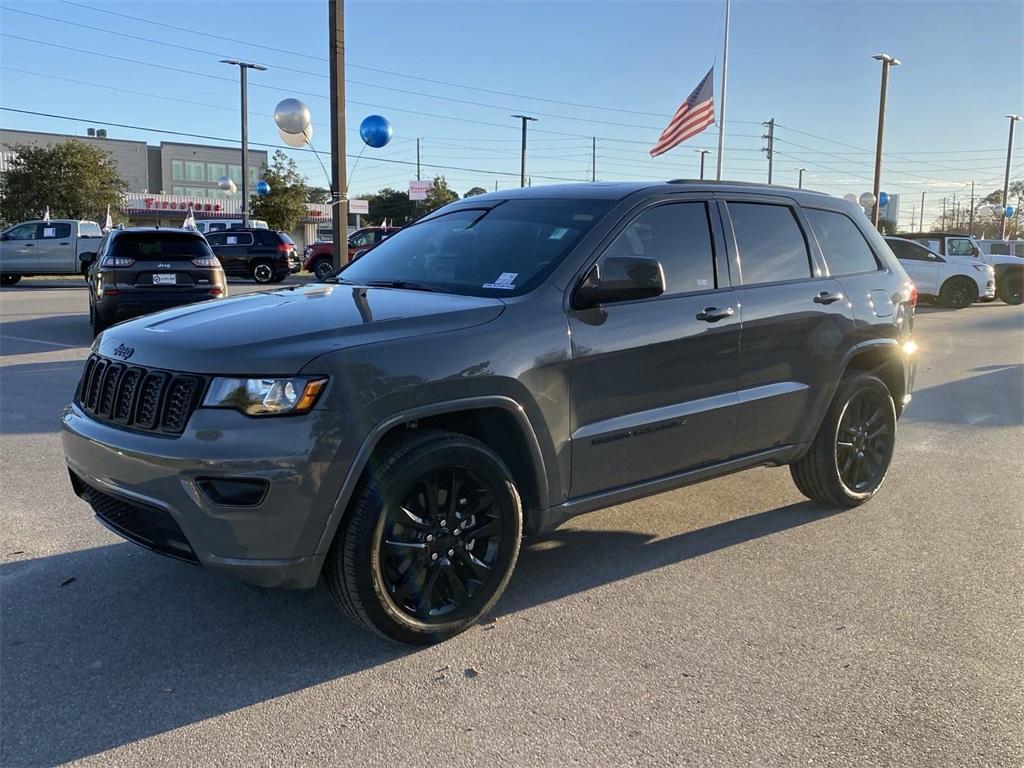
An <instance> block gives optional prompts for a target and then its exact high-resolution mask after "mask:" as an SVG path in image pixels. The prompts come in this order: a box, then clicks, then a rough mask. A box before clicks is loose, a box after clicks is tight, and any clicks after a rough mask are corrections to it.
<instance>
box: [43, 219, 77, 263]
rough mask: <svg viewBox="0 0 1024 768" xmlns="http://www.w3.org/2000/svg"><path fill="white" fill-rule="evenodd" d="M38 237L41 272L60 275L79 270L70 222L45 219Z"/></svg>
mask: <svg viewBox="0 0 1024 768" xmlns="http://www.w3.org/2000/svg"><path fill="white" fill-rule="evenodd" d="M36 238H37V239H36V259H37V265H36V268H37V269H38V270H39V271H40V272H42V273H44V274H54V275H59V274H69V273H71V272H77V271H78V265H77V264H75V263H74V262H75V258H76V256H75V240H74V238H73V237H72V232H71V224H70V222H66V221H44V222H43V223H42V224H40V225H39V230H38V233H37V235H36Z"/></svg>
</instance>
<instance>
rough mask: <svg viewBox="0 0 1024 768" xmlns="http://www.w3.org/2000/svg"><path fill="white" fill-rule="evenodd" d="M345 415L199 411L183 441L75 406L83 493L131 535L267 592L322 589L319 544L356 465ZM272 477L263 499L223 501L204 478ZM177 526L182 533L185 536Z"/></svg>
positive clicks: (69, 455) (74, 460)
mask: <svg viewBox="0 0 1024 768" xmlns="http://www.w3.org/2000/svg"><path fill="white" fill-rule="evenodd" d="M339 416H340V414H338V413H337V412H334V411H317V410H314V411H312V412H311V413H309V414H307V415H305V416H296V417H281V418H266V419H261V420H259V421H258V422H257V420H256V419H253V418H250V417H247V416H245V415H243V414H241V413H238V412H235V411H229V410H219V409H202V408H200V409H199V410H197V411H196V412H195V413H194V414H193V416H192V418H191V420H190V421H189V424H188V426H187V428H186V430H185V432H184V433H183V434H182V435H181V436H180V437H177V438H170V437H164V436H159V435H151V434H143V433H139V432H134V431H130V430H127V429H123V428H120V427H115V426H111V425H108V424H105V423H102V422H99V421H96V420H95V419H92V418H90V417H89V416H88V415H86V414H85V413H84V412H83V411H82V410H81V409H80V408H79V407H78V406H77V405H74V404H72V405H68V406H67V407H65V409H64V412H63V414H62V417H61V421H62V433H61V437H62V442H63V446H64V453H65V458H66V460H67V465H68V469H69V470H70V472H71V476H72V485H73V486H74V489H75V492H76V493H77V494H78V495H79V496H81V497H82V498H84V499H86V500H87V501H88V502H89V503H90V505H91V506H92V507H93V510H94V511H95V512H96V514H97V516H98V517H99V518H100V520H101V521H102V522H103V523H104V524H105V525H106V526H107V527H109V528H111V529H112V530H114V531H115V532H117V533H119V534H120V535H122V536H124V537H125V538H128V539H129V540H132V541H134V542H136V543H138V544H141V545H142V546H146V547H147V548H149V549H152V550H155V551H157V552H160V553H162V554H165V555H170V556H173V557H177V558H179V559H183V560H191V561H193V562H198V563H199V564H201V565H204V566H206V567H208V568H210V569H212V570H216V571H220V572H223V573H227V574H229V575H231V576H233V577H235V578H237V579H239V580H241V581H244V582H247V583H250V584H255V585H259V586H264V587H285V588H306V587H312V586H314V585H315V584H316V582H317V579H318V578H319V574H320V569H321V567H322V565H323V562H324V559H325V557H326V551H317V550H318V544H319V542H320V539H321V537H322V536H323V532H324V527H325V525H326V522H327V519H328V517H329V515H330V513H331V511H332V509H333V507H334V504H335V502H336V500H337V497H338V493H339V491H340V488H341V483H342V480H343V479H344V477H345V474H346V470H347V464H346V463H345V461H346V460H345V459H344V458H342V457H341V454H342V453H344V451H341V450H340V448H341V443H340V438H339V437H338V434H339V432H340V430H338V428H337V418H338V417H339ZM210 479H213V480H225V479H243V480H250V481H251V480H262V481H266V483H267V486H266V487H267V490H266V493H265V494H264V495H263V497H262V498H261V499H259V501H258V503H255V504H246V505H225V504H221V503H215V502H214V501H213V500H212V498H211V497H210V495H209V493H208V490H206V488H208V486H207V485H206V483H205V482H200V481H208V480H210ZM176 531H177V533H176Z"/></svg>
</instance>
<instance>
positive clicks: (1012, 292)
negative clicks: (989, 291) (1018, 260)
mask: <svg viewBox="0 0 1024 768" xmlns="http://www.w3.org/2000/svg"><path fill="white" fill-rule="evenodd" d="M996 295H997V296H998V297H999V298H1000V299H1001V300H1002V301H1003V302H1005V303H1006V304H1013V305H1015V306H1016V305H1017V304H1021V303H1024V272H1016V273H1009V274H1005V275H1003V279H1002V280H1000V281H999V285H998V286H997V287H996Z"/></svg>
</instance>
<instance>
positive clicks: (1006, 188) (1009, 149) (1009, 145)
mask: <svg viewBox="0 0 1024 768" xmlns="http://www.w3.org/2000/svg"><path fill="white" fill-rule="evenodd" d="M1006 117H1008V118H1009V119H1010V138H1009V140H1008V141H1007V142H1006V175H1005V176H1004V177H1003V226H1002V227H1001V228H1000V231H999V239H1000V240H1005V239H1006V203H1007V202H1008V200H1007V197H1008V195H1009V194H1010V160H1011V159H1012V158H1013V126H1014V124H1015V123H1016V122H1017V121H1018V120H1020V115H1007V116H1006ZM1018 215H1019V214H1018ZM1018 229H1019V228H1018Z"/></svg>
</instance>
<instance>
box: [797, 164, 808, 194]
mask: <svg viewBox="0 0 1024 768" xmlns="http://www.w3.org/2000/svg"><path fill="white" fill-rule="evenodd" d="M806 170H807V169H806V168H797V171H799V173H800V178H799V179H798V180H797V182H796V188H797V189H803V188H804V171H806Z"/></svg>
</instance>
